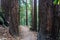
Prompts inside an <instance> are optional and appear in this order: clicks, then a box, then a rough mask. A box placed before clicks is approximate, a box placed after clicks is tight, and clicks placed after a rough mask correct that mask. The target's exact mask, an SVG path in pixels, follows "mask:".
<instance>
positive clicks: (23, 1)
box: [19, 0, 31, 25]
mask: <svg viewBox="0 0 60 40" xmlns="http://www.w3.org/2000/svg"><path fill="white" fill-rule="evenodd" d="M27 1H28V2H27V3H26V0H19V5H20V24H21V25H26V6H27V9H28V10H27V11H28V25H30V24H31V0H27Z"/></svg>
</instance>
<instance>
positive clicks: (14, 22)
mask: <svg viewBox="0 0 60 40" xmlns="http://www.w3.org/2000/svg"><path fill="white" fill-rule="evenodd" d="M9 12H10V33H11V34H12V35H19V29H18V25H19V10H18V0H11V3H10V8H9Z"/></svg>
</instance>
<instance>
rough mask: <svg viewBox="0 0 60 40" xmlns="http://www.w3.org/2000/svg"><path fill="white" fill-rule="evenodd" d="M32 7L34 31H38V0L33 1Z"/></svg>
mask: <svg viewBox="0 0 60 40" xmlns="http://www.w3.org/2000/svg"><path fill="white" fill-rule="evenodd" d="M32 6H33V7H32V9H33V10H32V30H34V31H37V0H33V5H32Z"/></svg>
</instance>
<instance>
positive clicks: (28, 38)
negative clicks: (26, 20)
mask: <svg viewBox="0 0 60 40" xmlns="http://www.w3.org/2000/svg"><path fill="white" fill-rule="evenodd" d="M19 32H20V36H19V37H16V38H15V37H13V36H11V35H10V33H9V28H4V27H2V26H0V40H37V32H33V31H30V29H29V28H28V27H24V26H20V27H19Z"/></svg>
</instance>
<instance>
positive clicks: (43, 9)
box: [38, 0, 56, 40]
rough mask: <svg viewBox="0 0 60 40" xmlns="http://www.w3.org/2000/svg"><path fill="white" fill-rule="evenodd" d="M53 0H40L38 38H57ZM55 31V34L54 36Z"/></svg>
mask: <svg viewBox="0 0 60 40" xmlns="http://www.w3.org/2000/svg"><path fill="white" fill-rule="evenodd" d="M52 3H53V2H52V0H39V22H40V23H39V27H40V30H39V33H38V40H55V39H56V36H55V33H56V30H55V26H54V25H55V23H54V22H55V21H54V19H55V17H54V16H55V15H54V14H53V5H52ZM53 32H55V33H54V36H55V37H53V35H52V34H53ZM54 38H55V39H54Z"/></svg>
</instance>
